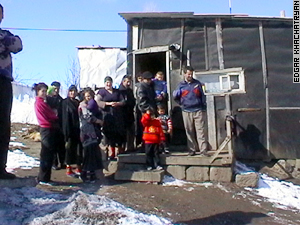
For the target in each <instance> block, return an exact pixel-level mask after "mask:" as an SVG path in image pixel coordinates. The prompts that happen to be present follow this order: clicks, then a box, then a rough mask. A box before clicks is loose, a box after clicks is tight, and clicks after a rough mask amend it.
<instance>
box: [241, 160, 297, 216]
mask: <svg viewBox="0 0 300 225" xmlns="http://www.w3.org/2000/svg"><path fill="white" fill-rule="evenodd" d="M235 172H236V173H237V174H243V173H244V174H245V173H255V170H254V169H253V168H251V167H247V166H246V165H245V164H243V163H240V162H236V165H235ZM245 190H247V191H250V192H251V193H254V194H256V195H259V196H262V197H264V198H266V200H267V201H269V202H272V203H274V206H275V207H277V208H282V209H288V208H289V207H291V208H295V209H297V210H300V198H299V196H300V186H299V185H295V184H293V183H291V182H286V181H280V180H278V179H275V178H272V177H269V176H267V175H266V174H259V182H258V187H257V188H245Z"/></svg>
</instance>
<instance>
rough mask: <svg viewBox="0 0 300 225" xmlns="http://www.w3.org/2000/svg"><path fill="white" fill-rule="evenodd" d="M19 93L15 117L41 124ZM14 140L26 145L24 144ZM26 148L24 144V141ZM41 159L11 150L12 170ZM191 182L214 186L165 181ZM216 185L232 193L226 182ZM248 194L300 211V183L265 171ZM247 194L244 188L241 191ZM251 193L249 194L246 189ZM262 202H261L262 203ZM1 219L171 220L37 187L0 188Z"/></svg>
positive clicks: (31, 221)
mask: <svg viewBox="0 0 300 225" xmlns="http://www.w3.org/2000/svg"><path fill="white" fill-rule="evenodd" d="M19 99H21V98H14V101H13V108H12V122H20V123H30V124H37V121H36V116H35V113H34V107H33V105H34V99H33V98H29V97H28V96H27V97H26V95H25V96H23V98H22V100H19ZM14 140H15V138H11V142H10V144H11V145H13V146H15V147H16V146H20V147H22V145H23V144H22V143H17V142H13V141H14ZM23 147H24V146H23ZM38 166H39V161H38V159H35V158H32V157H30V156H28V155H26V154H25V153H24V152H23V151H22V150H18V149H17V150H15V151H9V153H8V162H7V169H8V170H9V171H13V170H14V169H15V168H23V169H31V168H33V167H38ZM235 172H236V173H253V172H255V171H254V170H253V169H252V168H248V167H246V166H245V165H243V164H241V163H239V162H238V163H237V164H236V171H235ZM191 184H192V185H201V186H204V187H206V188H207V187H209V186H212V185H213V184H212V183H210V182H205V183H200V184H199V183H192V182H186V181H181V180H177V179H174V178H172V177H167V176H166V177H165V178H164V181H163V185H164V186H177V187H181V188H184V189H185V190H186V191H193V190H194V188H193V187H191ZM217 187H218V188H220V189H222V190H224V191H226V192H228V190H227V189H226V188H224V186H222V185H221V184H217ZM245 191H246V193H247V192H248V194H256V195H258V196H261V197H263V198H264V200H265V201H269V202H272V203H273V204H274V206H275V207H279V208H283V209H288V208H290V207H292V208H294V209H297V210H300V199H299V198H298V196H300V186H298V185H294V184H292V183H290V182H284V181H279V180H276V179H274V178H271V177H268V176H267V175H264V174H260V180H259V185H258V187H257V188H245ZM242 194H244V193H242ZM246 197H247V194H246ZM258 204H259V203H258ZM0 218H1V223H2V224H21V223H22V224H60V225H63V224H117V223H119V224H156V225H159V224H171V222H170V221H169V220H167V219H164V218H159V217H157V216H155V215H146V214H142V213H140V212H137V211H134V210H132V209H130V208H127V207H126V206H124V205H121V204H119V203H117V202H115V201H113V200H111V199H109V198H107V197H104V196H98V195H91V194H86V193H83V192H81V191H78V192H76V193H74V194H73V195H72V196H67V195H61V194H53V193H49V192H44V191H42V190H39V189H37V188H34V187H32V188H28V187H26V188H25V187H24V188H21V189H10V188H0Z"/></svg>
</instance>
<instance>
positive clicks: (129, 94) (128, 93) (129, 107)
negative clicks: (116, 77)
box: [119, 84, 136, 127]
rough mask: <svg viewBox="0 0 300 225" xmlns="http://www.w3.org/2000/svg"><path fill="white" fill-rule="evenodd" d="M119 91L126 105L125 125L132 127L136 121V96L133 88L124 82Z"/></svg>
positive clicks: (124, 111)
mask: <svg viewBox="0 0 300 225" xmlns="http://www.w3.org/2000/svg"><path fill="white" fill-rule="evenodd" d="M119 91H120V93H121V95H122V96H123V98H124V101H125V105H124V106H123V118H124V122H125V127H130V126H131V125H132V124H133V123H134V114H133V111H134V106H135V100H136V99H135V97H134V95H133V91H132V89H131V88H126V87H124V85H123V84H121V85H120V88H119Z"/></svg>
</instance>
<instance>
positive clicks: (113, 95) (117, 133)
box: [96, 76, 126, 159]
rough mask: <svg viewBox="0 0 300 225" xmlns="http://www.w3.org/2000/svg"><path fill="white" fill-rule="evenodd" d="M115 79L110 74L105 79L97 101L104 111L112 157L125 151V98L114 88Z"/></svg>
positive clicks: (104, 128) (105, 128)
mask: <svg viewBox="0 0 300 225" xmlns="http://www.w3.org/2000/svg"><path fill="white" fill-rule="evenodd" d="M112 84H113V80H112V78H111V77H110V76H107V77H105V79H104V88H101V89H100V90H99V91H98V93H97V95H96V101H97V103H98V106H99V107H100V108H101V110H102V112H103V116H104V117H103V119H104V124H103V133H104V135H105V138H106V141H107V144H108V146H109V148H110V149H109V150H110V156H109V157H110V159H114V158H115V156H116V152H117V154H120V153H123V152H124V149H123V148H122V144H123V143H124V142H125V138H126V136H125V134H126V130H125V126H124V121H123V110H122V107H123V106H124V104H125V103H124V99H123V97H122V95H121V94H120V92H119V90H118V89H115V88H113V86H112Z"/></svg>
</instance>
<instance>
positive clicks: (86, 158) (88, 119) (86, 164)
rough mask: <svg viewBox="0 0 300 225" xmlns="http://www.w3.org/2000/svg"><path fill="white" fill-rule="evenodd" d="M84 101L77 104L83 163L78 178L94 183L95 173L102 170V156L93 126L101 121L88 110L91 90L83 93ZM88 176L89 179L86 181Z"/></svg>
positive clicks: (91, 96) (92, 93) (92, 97)
mask: <svg viewBox="0 0 300 225" xmlns="http://www.w3.org/2000/svg"><path fill="white" fill-rule="evenodd" d="M83 94H84V99H83V101H82V102H81V103H80V104H79V108H78V111H79V120H80V139H81V142H82V146H83V163H82V173H81V176H80V178H81V179H82V180H83V181H84V182H87V181H89V182H91V183H94V182H95V180H96V173H95V171H96V170H98V169H102V168H103V164H102V156H101V152H100V148H99V142H100V141H99V137H98V136H97V132H96V129H95V125H97V124H100V125H102V124H103V121H102V120H100V119H97V118H96V117H95V116H93V115H92V112H91V111H90V110H89V109H88V103H89V102H90V100H91V99H94V96H95V93H94V91H93V90H91V89H86V90H84V92H83ZM88 174H89V176H90V178H89V179H88Z"/></svg>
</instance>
